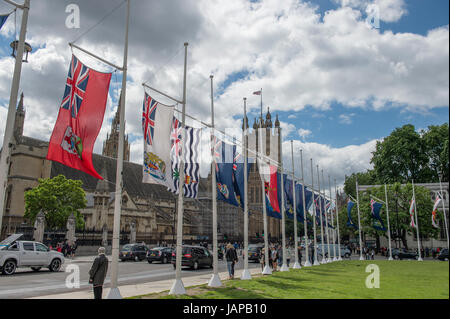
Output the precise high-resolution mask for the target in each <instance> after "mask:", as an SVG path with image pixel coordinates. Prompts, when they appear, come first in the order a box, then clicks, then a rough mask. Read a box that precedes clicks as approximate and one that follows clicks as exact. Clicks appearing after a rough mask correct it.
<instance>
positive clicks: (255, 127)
mask: <svg viewBox="0 0 450 319" xmlns="http://www.w3.org/2000/svg"><path fill="white" fill-rule="evenodd" d="M253 129H254V130H257V129H258V123H256V117H255V122H254V123H253Z"/></svg>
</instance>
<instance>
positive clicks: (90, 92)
mask: <svg viewBox="0 0 450 319" xmlns="http://www.w3.org/2000/svg"><path fill="white" fill-rule="evenodd" d="M110 81H111V73H102V72H98V71H95V70H93V69H90V68H88V67H87V66H85V65H84V64H83V63H82V62H81V61H80V60H79V59H78V58H77V57H76V56H75V55H72V61H71V63H70V67H69V74H68V76H67V80H66V85H65V90H64V96H63V99H62V102H61V105H60V107H59V113H58V118H57V120H56V124H55V127H54V129H53V132H52V135H51V138H50V143H49V146H48V153H47V159H48V160H51V161H56V162H59V163H62V164H64V165H66V166H69V167H72V168H75V169H77V170H80V171H83V172H85V173H87V174H89V175H92V176H94V177H95V178H98V179H103V178H102V177H101V176H100V175H99V174H98V173H97V171H96V170H95V168H94V165H93V163H92V151H93V148H94V144H95V140H96V139H97V136H98V133H99V131H100V129H101V126H102V122H103V116H104V113H105V108H106V100H107V97H108V90H109V84H110Z"/></svg>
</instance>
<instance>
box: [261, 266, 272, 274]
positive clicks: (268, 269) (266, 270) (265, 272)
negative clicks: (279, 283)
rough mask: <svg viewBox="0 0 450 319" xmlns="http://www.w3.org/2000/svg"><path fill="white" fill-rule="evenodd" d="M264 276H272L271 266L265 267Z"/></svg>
mask: <svg viewBox="0 0 450 319" xmlns="http://www.w3.org/2000/svg"><path fill="white" fill-rule="evenodd" d="M262 274H263V275H271V274H272V269H270V267H269V265H266V267H264V270H263V271H262Z"/></svg>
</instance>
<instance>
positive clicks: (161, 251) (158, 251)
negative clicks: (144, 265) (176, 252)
mask: <svg viewBox="0 0 450 319" xmlns="http://www.w3.org/2000/svg"><path fill="white" fill-rule="evenodd" d="M172 252H173V249H172V248H168V247H155V248H152V249H149V250H148V251H147V261H148V263H149V264H151V263H152V262H154V261H160V262H161V263H162V264H167V263H168V262H170V261H171V260H172Z"/></svg>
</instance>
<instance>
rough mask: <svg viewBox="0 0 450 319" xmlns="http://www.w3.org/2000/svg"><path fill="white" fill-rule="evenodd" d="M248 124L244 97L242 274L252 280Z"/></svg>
mask: <svg viewBox="0 0 450 319" xmlns="http://www.w3.org/2000/svg"><path fill="white" fill-rule="evenodd" d="M247 134H248V123H247V98H245V97H244V130H243V137H242V138H243V141H242V142H243V144H244V147H243V149H242V152H243V153H244V271H243V272H242V275H241V279H242V280H249V279H252V276H251V275H250V271H249V270H248V176H247V175H248V171H247V166H248V158H247V148H248V137H247Z"/></svg>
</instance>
